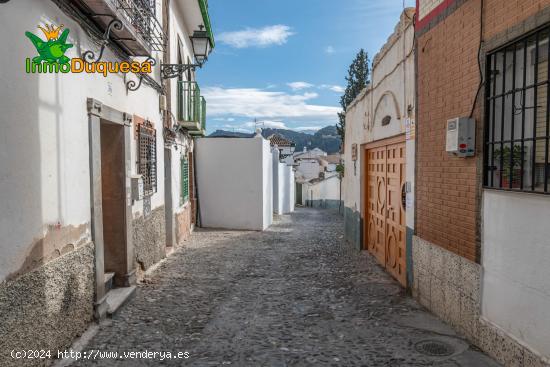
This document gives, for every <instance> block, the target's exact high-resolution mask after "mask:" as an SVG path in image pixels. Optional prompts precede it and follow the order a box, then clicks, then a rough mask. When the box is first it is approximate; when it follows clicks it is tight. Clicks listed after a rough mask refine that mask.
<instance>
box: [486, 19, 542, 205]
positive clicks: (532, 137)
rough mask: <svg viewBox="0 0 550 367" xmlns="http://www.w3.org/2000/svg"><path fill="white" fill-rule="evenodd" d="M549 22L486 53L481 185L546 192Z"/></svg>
mask: <svg viewBox="0 0 550 367" xmlns="http://www.w3.org/2000/svg"><path fill="white" fill-rule="evenodd" d="M549 36H550V26H546V27H545V28H543V29H540V30H538V31H536V32H535V33H533V34H530V35H528V36H526V37H524V38H522V39H520V40H518V41H516V42H514V43H512V44H510V45H507V46H505V47H503V48H501V49H499V50H497V51H495V52H493V53H491V54H489V55H488V57H487V75H488V82H487V83H486V96H487V98H486V105H485V106H486V107H485V111H486V113H485V115H486V116H485V157H484V161H485V164H484V186H485V187H489V188H496V189H503V190H515V191H526V192H538V193H545V194H550V187H549V177H550V165H549V153H550V143H549V137H550V115H549V110H550V109H549V107H550V99H549V98H548V97H549V91H550V83H549V79H548V75H549V74H550V63H549V62H548V59H549V55H550V49H549V47H548V43H549V42H548V40H549Z"/></svg>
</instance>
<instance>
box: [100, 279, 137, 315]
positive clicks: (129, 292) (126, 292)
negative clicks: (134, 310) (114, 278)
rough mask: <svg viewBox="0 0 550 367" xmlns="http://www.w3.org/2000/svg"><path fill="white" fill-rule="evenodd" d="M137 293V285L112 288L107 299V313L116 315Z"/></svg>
mask: <svg viewBox="0 0 550 367" xmlns="http://www.w3.org/2000/svg"><path fill="white" fill-rule="evenodd" d="M135 293H136V287H135V286H131V287H124V288H114V289H111V290H110V291H109V293H107V299H106V302H107V315H109V316H112V315H114V314H115V313H116V312H117V311H118V309H120V307H122V305H124V304H125V303H126V302H127V301H128V300H129V299H130V298H131V297H132V296H133V295H134V294H135Z"/></svg>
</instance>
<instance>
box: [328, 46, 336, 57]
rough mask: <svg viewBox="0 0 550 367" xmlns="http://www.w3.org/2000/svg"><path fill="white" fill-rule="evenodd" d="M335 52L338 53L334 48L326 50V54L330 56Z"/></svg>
mask: <svg viewBox="0 0 550 367" xmlns="http://www.w3.org/2000/svg"><path fill="white" fill-rule="evenodd" d="M335 52H336V50H335V49H334V47H332V46H327V48H325V53H327V54H329V55H331V54H333V53H335Z"/></svg>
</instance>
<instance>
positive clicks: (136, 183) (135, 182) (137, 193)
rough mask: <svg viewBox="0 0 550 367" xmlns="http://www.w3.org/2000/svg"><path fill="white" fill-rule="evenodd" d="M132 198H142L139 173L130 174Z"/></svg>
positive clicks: (141, 182) (141, 180)
mask: <svg viewBox="0 0 550 367" xmlns="http://www.w3.org/2000/svg"><path fill="white" fill-rule="evenodd" d="M130 178H131V180H132V200H133V201H139V200H143V178H142V177H141V175H132V176H131V177H130Z"/></svg>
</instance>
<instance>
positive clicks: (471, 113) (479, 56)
mask: <svg viewBox="0 0 550 367" xmlns="http://www.w3.org/2000/svg"><path fill="white" fill-rule="evenodd" d="M480 1H481V6H480V8H481V9H480V13H479V24H480V26H479V48H478V50H477V66H478V68H479V86H478V87H477V92H476V95H475V98H474V102H473V103H472V110H471V111H470V118H472V117H473V116H474V111H475V109H476V105H477V100H478V98H479V93H480V92H481V88H482V87H483V85H485V80H484V79H485V78H484V75H483V70H482V66H481V51H482V49H483V8H484V6H483V5H484V0H480Z"/></svg>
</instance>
